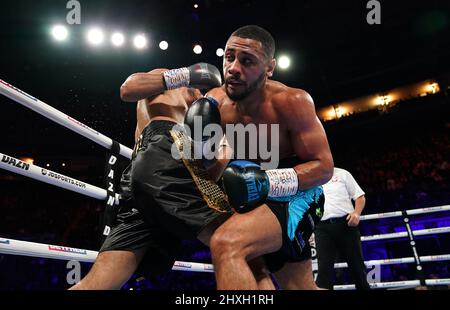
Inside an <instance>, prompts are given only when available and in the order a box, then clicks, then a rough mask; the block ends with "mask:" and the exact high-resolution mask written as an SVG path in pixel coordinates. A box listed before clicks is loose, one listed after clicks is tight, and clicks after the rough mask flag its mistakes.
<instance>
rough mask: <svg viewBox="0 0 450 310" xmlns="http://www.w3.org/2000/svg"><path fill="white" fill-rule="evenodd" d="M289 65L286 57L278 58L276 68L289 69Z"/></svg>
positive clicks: (289, 62)
mask: <svg viewBox="0 0 450 310" xmlns="http://www.w3.org/2000/svg"><path fill="white" fill-rule="evenodd" d="M290 65H291V59H290V58H289V57H287V56H280V58H278V66H279V67H280V69H283V70H284V69H287V68H289V66H290Z"/></svg>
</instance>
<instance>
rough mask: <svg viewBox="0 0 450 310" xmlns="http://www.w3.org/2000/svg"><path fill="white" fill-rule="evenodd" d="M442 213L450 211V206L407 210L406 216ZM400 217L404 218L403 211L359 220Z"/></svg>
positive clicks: (366, 216)
mask: <svg viewBox="0 0 450 310" xmlns="http://www.w3.org/2000/svg"><path fill="white" fill-rule="evenodd" d="M441 211H450V205H445V206H436V207H430V208H420V209H411V210H406V214H407V215H417V214H424V213H432V212H441ZM399 216H402V212H401V211H395V212H387V213H378V214H368V215H361V216H360V217H359V219H360V220H361V221H366V220H375V219H382V218H390V217H399Z"/></svg>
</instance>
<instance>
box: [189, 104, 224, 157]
mask: <svg viewBox="0 0 450 310" xmlns="http://www.w3.org/2000/svg"><path fill="white" fill-rule="evenodd" d="M218 105H219V104H218V102H217V101H216V100H215V99H214V98H213V97H203V98H200V99H197V100H196V101H194V102H193V103H192V105H191V106H190V107H189V109H188V110H187V112H186V115H185V117H184V125H185V127H188V128H189V133H190V137H191V139H192V141H193V143H194V159H206V160H213V159H214V156H215V151H216V149H214V148H213V147H214V146H216V148H218V146H219V144H220V140H221V139H222V136H223V133H222V127H221V125H220V124H221V118H220V111H219V107H218ZM208 125H216V126H208ZM207 126H208V127H207Z"/></svg>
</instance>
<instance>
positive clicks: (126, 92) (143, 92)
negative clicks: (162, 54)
mask: <svg viewBox="0 0 450 310" xmlns="http://www.w3.org/2000/svg"><path fill="white" fill-rule="evenodd" d="M167 70H168V69H154V70H152V71H150V72H147V73H144V72H140V73H134V74H132V75H130V76H129V77H128V78H127V79H126V80H125V82H124V83H123V84H122V86H121V87H120V98H121V99H122V100H123V101H126V102H136V101H139V100H141V99H145V98H149V97H153V96H156V95H158V94H161V93H163V92H164V91H165V84H164V79H163V75H162V74H163V72H165V71H167Z"/></svg>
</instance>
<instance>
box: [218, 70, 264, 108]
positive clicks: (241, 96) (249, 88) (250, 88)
mask: <svg viewBox="0 0 450 310" xmlns="http://www.w3.org/2000/svg"><path fill="white" fill-rule="evenodd" d="M265 77H266V73H265V72H263V73H261V75H260V76H259V77H258V78H257V79H256V81H254V82H253V83H251V84H250V85H248V86H247V85H246V87H245V88H244V90H243V91H242V92H233V93H230V92H229V91H228V81H226V82H225V84H227V85H226V87H225V92H226V93H227V96H228V97H230V99H231V100H234V101H239V100H242V99H245V98H247V97H248V96H249V95H250V94H251V93H253V92H254V91H255V89H257V88H258V87H259V85H260V84H261V82H262V81H263V80H264V78H265Z"/></svg>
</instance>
